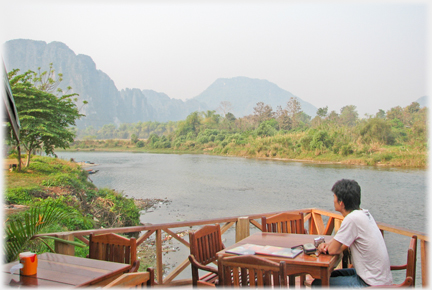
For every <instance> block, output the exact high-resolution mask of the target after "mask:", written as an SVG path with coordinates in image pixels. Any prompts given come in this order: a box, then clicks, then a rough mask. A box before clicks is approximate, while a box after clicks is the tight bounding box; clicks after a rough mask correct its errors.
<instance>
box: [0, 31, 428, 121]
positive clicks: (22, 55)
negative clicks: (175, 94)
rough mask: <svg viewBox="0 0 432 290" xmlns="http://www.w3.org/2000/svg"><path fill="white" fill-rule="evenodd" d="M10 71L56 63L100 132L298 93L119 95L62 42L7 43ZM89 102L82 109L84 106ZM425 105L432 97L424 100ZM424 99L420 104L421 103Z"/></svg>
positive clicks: (230, 84) (226, 82)
mask: <svg viewBox="0 0 432 290" xmlns="http://www.w3.org/2000/svg"><path fill="white" fill-rule="evenodd" d="M3 48H4V49H3V57H4V62H5V66H6V69H7V70H8V71H11V70H12V69H16V68H18V69H20V73H24V72H26V71H27V70H33V71H37V69H38V67H41V70H42V71H47V70H48V68H49V64H50V63H53V67H54V69H55V71H56V73H62V74H63V81H62V83H61V87H62V89H63V90H65V89H66V87H67V86H71V87H72V88H73V92H75V93H78V94H79V98H78V102H79V104H78V107H79V108H80V112H81V113H83V114H85V115H86V116H85V117H83V118H82V119H81V120H78V122H77V126H78V128H80V129H83V128H85V127H88V126H93V127H94V128H96V129H98V128H100V127H102V126H103V125H105V124H110V123H114V124H116V125H119V124H121V123H136V122H139V121H142V122H145V121H158V122H167V121H179V120H184V119H186V117H187V116H188V115H189V114H190V113H192V112H194V111H206V110H217V109H218V107H219V106H220V103H221V102H222V101H229V102H230V103H231V105H232V110H231V113H233V114H234V115H235V117H237V118H238V117H243V116H245V115H249V114H252V113H253V108H254V107H255V106H256V104H257V103H258V102H264V103H265V104H269V105H271V106H272V108H273V111H276V110H277V106H278V105H280V106H282V108H285V107H286V104H287V102H288V101H289V99H290V98H291V97H296V96H294V95H293V94H292V93H290V92H288V91H286V90H283V89H281V88H280V87H278V86H277V85H276V84H274V83H271V82H269V81H267V80H261V79H252V78H248V77H244V76H240V77H233V78H219V79H217V80H216V81H215V82H214V83H212V84H211V85H210V86H209V87H208V88H207V89H206V90H204V91H203V92H202V93H201V94H199V95H198V96H196V97H194V98H192V99H188V100H186V101H182V100H179V99H171V98H170V97H169V96H167V95H166V94H164V93H161V92H155V91H153V90H149V89H145V90H141V89H137V88H131V89H129V88H127V89H123V90H121V91H119V90H118V89H117V87H116V86H115V84H114V81H113V80H112V79H111V78H110V77H109V76H108V75H107V74H106V73H104V72H103V71H101V70H98V69H97V68H96V64H95V63H94V61H93V60H92V58H91V57H90V56H87V55H83V54H78V55H76V54H75V53H74V52H73V51H72V50H71V49H70V48H69V47H68V46H67V45H66V44H64V43H62V42H57V41H54V42H51V43H48V44H47V43H46V42H45V41H35V40H28V39H15V40H10V41H7V42H6V43H5V44H4V46H3ZM296 98H297V99H298V101H299V102H300V104H301V107H302V110H303V111H304V112H305V113H306V114H308V115H310V116H311V117H314V116H315V115H316V111H317V108H316V107H315V106H313V105H312V104H310V103H308V102H305V101H303V100H302V99H301V98H298V97H296ZM83 100H86V101H88V104H87V105H84V106H82V101H83ZM419 100H420V101H421V102H422V103H421V105H422V106H423V105H425V104H426V102H427V97H422V98H420V99H419ZM419 100H418V101H419Z"/></svg>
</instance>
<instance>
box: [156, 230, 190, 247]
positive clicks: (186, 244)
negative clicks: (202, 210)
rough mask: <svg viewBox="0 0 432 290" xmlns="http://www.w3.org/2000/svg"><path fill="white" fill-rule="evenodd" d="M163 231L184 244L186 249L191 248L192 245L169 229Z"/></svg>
mask: <svg viewBox="0 0 432 290" xmlns="http://www.w3.org/2000/svg"><path fill="white" fill-rule="evenodd" d="M162 230H164V231H165V232H166V233H168V234H170V235H171V237H173V238H174V239H176V240H178V241H179V242H180V243H182V244H183V245H185V246H186V247H188V248H189V247H190V244H189V243H188V242H187V241H185V240H184V239H182V238H181V237H179V235H177V234H176V233H174V232H173V231H171V230H169V229H162Z"/></svg>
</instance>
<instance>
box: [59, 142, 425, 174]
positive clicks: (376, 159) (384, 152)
mask: <svg viewBox="0 0 432 290" xmlns="http://www.w3.org/2000/svg"><path fill="white" fill-rule="evenodd" d="M106 144H116V146H113V147H110V146H107V145H106ZM228 147H229V148H230V149H229V150H223V151H220V150H216V149H217V148H214V147H207V148H201V147H199V146H192V147H190V148H189V149H188V150H185V149H184V148H183V149H175V148H158V149H149V148H146V147H142V148H138V147H136V146H133V144H132V143H131V142H130V140H126V139H124V140H122V139H116V141H115V142H114V143H112V142H111V143H105V141H101V140H90V141H89V140H87V141H75V142H74V144H72V146H71V147H70V148H69V149H66V150H63V149H61V150H58V151H70V152H75V151H79V152H132V153H160V154H208V155H217V156H232V157H243V158H252V159H262V160H279V161H293V162H305V163H316V164H345V165H367V166H380V167H404V168H405V167H406V168H419V169H426V168H427V151H425V150H418V149H410V148H408V147H406V146H385V147H376V148H371V149H370V150H369V151H368V152H360V153H356V154H351V155H346V156H343V155H340V154H335V153H333V152H321V153H319V154H318V153H311V152H306V151H305V152H298V153H296V156H295V157H294V158H293V157H290V156H284V154H281V153H279V151H280V150H279V149H270V150H267V151H264V150H262V151H259V152H255V151H254V150H248V149H247V147H245V146H244V145H238V146H236V145H229V146H228ZM276 147H277V148H279V146H276ZM278 150H279V151H278Z"/></svg>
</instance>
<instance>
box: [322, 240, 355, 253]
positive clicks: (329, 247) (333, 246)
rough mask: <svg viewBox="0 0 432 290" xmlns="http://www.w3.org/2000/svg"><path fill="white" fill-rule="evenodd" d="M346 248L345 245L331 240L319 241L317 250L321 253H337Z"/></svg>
mask: <svg viewBox="0 0 432 290" xmlns="http://www.w3.org/2000/svg"><path fill="white" fill-rule="evenodd" d="M346 249H348V247H347V246H345V245H343V244H341V243H339V242H338V241H336V240H334V239H333V240H331V241H330V243H328V244H326V243H321V244H320V245H319V246H318V251H319V252H320V253H323V254H330V255H337V254H340V253H342V252H343V251H344V250H346Z"/></svg>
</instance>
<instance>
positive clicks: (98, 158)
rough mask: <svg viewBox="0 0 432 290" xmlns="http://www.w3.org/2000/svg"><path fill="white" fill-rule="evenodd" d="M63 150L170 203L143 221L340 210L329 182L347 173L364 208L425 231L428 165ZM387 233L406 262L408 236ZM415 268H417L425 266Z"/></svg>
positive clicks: (397, 260) (110, 182) (106, 180)
mask: <svg viewBox="0 0 432 290" xmlns="http://www.w3.org/2000/svg"><path fill="white" fill-rule="evenodd" d="M57 155H58V156H59V158H62V159H65V160H69V159H70V158H74V160H75V161H91V162H94V163H95V164H98V165H97V166H94V167H92V168H93V169H98V170H99V172H97V173H96V174H93V175H90V178H91V180H92V181H93V182H94V184H95V185H96V186H97V187H99V188H102V187H108V188H112V189H115V190H117V191H120V192H123V193H124V194H125V195H127V196H129V197H134V198H160V199H167V200H168V201H169V202H167V203H161V204H160V205H158V207H157V209H156V210H154V211H152V212H146V213H145V214H143V215H142V216H141V221H142V222H143V223H153V224H155V223H168V222H176V221H188V220H200V219H209V218H216V217H230V216H240V215H249V214H256V213H267V212H276V211H283V210H293V209H301V208H320V209H324V210H330V211H334V207H333V193H332V192H331V187H332V185H333V184H334V183H335V182H336V181H337V180H340V179H342V178H347V179H354V180H356V181H357V182H358V183H359V184H360V186H361V189H362V202H361V207H362V208H366V209H369V211H370V212H371V213H372V215H373V216H374V218H375V220H376V221H379V222H384V223H388V224H391V225H395V226H400V227H404V228H408V229H412V230H418V231H422V232H426V229H427V213H426V206H427V186H426V183H427V182H426V181H427V171H426V170H421V169H401V168H386V167H372V166H346V165H339V164H337V165H336V164H335V165H328V164H326V165H322V164H313V163H305V162H292V161H276V160H258V159H247V158H239V157H223V156H222V157H221V156H210V155H193V154H150V153H129V152H121V153H116V152H58V153H57ZM385 238H386V243H387V246H388V250H389V254H390V256H391V259H392V264H402V263H404V261H406V249H407V247H408V243H409V239H407V238H405V237H398V236H396V235H392V234H386V236H385ZM228 244H230V243H228ZM401 252H402V253H403V254H402V255H401V254H400V253H401ZM418 253H420V251H418ZM418 256H419V254H418ZM417 268H418V269H417V272H419V268H420V267H417ZM417 284H420V279H419V278H417Z"/></svg>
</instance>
